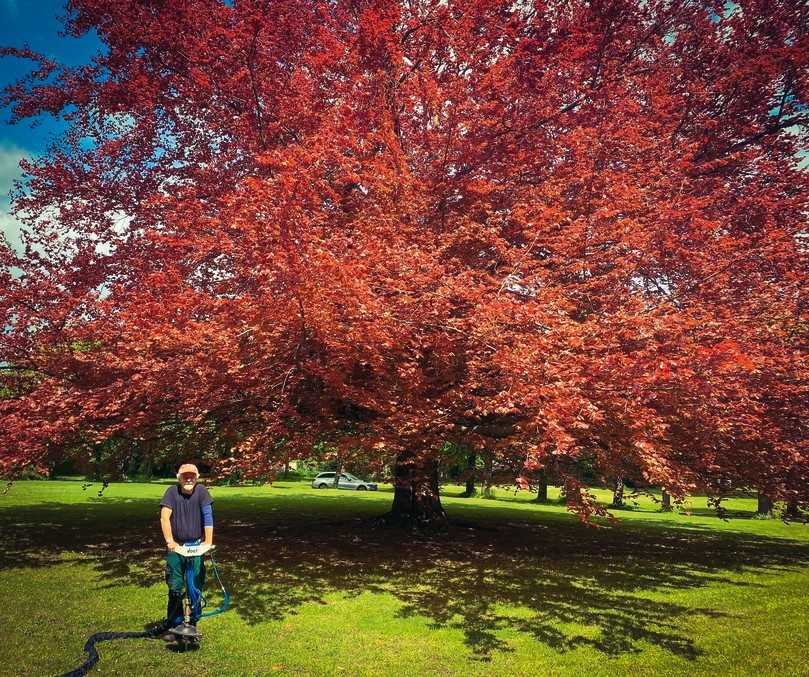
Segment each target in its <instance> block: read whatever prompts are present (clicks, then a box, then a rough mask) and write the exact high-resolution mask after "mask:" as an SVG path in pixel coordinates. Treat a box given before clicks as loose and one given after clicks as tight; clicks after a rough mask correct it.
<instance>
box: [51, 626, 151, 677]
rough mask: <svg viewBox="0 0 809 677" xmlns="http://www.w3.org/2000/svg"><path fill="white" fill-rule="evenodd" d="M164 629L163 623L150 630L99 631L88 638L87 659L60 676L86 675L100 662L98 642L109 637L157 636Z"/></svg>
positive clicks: (79, 676) (138, 637)
mask: <svg viewBox="0 0 809 677" xmlns="http://www.w3.org/2000/svg"><path fill="white" fill-rule="evenodd" d="M164 630H165V628H164V627H163V625H157V626H156V627H154V628H152V629H150V630H144V631H142V632H97V633H96V634H94V635H91V636H90V639H88V640H87V643H86V644H85V645H84V650H85V651H86V652H87V654H88V658H87V660H86V661H84V663H82V664H81V665H80V666H79V667H77V668H76V669H74V670H71V671H70V672H65V673H64V674H62V675H60V677H84V675H86V674H87V673H88V672H90V670H92V669H93V666H94V665H95V664H96V663H97V662H98V651H96V647H95V644H96V642H105V641H107V640H109V639H143V638H144V637H156V636H157V635H159V634H160V633H161V632H163V631H164Z"/></svg>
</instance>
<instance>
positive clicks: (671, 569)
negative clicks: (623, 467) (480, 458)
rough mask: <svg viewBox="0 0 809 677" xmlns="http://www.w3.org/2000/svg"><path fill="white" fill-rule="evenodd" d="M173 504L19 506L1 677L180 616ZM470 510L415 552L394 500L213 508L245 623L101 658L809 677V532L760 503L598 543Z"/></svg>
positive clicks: (122, 670) (174, 664)
mask: <svg viewBox="0 0 809 677" xmlns="http://www.w3.org/2000/svg"><path fill="white" fill-rule="evenodd" d="M165 486H166V485H165V484H162V485H161V484H157V483H155V484H130V483H127V484H113V485H111V486H110V487H109V488H108V489H107V490H106V491H105V492H104V494H103V496H102V497H100V498H99V497H98V496H97V495H96V492H97V489H98V487H99V485H97V484H96V485H94V486H92V487H90V488H88V489H87V490H84V491H83V490H82V483H81V482H71V481H46V482H17V483H15V484H14V485H13V487H12V488H11V491H10V492H9V493H8V494H6V495H4V496H0V627H2V629H3V632H2V639H3V641H2V642H0V674H3V675H48V674H58V673H61V672H63V671H65V670H68V669H70V668H73V667H75V666H77V665H78V664H79V663H81V662H82V661H83V660H84V659H85V658H86V655H85V654H84V653H83V651H82V648H83V646H84V642H85V641H86V639H87V637H88V636H89V635H90V634H92V633H94V632H97V631H101V630H138V629H142V628H143V627H144V625H145V624H147V623H148V622H151V621H155V620H158V619H159V618H161V617H162V614H163V613H164V612H165V584H164V582H163V573H162V550H161V546H162V537H161V534H160V530H159V527H158V522H157V512H158V507H157V505H158V501H159V499H160V496H161V495H162V493H163V491H164V490H165ZM460 491H461V489H460V487H446V490H445V492H444V498H443V500H444V504H445V507H446V508H447V510H448V512H449V514H450V516H451V517H452V518H453V519H454V520H456V524H455V525H454V526H453V527H452V528H451V529H450V530H449V531H448V532H446V533H441V534H435V535H408V534H403V533H401V532H398V531H395V530H393V531H388V530H384V529H379V528H373V527H372V526H371V524H372V521H371V520H370V519H369V518H371V517H373V516H375V515H379V514H382V513H383V512H385V511H386V510H387V509H388V507H389V504H390V501H391V496H392V495H391V492H390V490H389V489H388V490H384V487H383V490H382V491H379V492H347V491H335V490H325V491H323V490H320V491H319V490H314V489H310V488H308V486H307V485H306V484H304V483H298V482H277V483H275V484H274V485H273V486H272V487H253V488H226V487H214V488H213V489H212V494H213V496H214V499H215V511H216V523H217V538H216V540H217V544H218V559H219V560H220V564H221V569H222V574H223V577H224V578H225V581H226V584H227V585H228V588H229V590H230V592H231V595H232V597H233V603H232V608H231V610H229V611H228V612H226V613H225V614H222V615H220V616H216V617H214V618H210V619H206V620H203V621H202V623H201V624H200V629H201V631H202V632H203V634H204V639H203V645H202V648H201V649H200V650H198V651H193V652H187V653H184V654H183V653H177V652H174V651H172V650H170V648H169V647H167V646H165V645H164V644H163V643H162V642H160V641H158V640H120V641H115V642H104V643H101V644H99V645H98V649H99V653H100V654H101V660H100V662H99V664H98V666H97V667H96V668H95V670H94V672H93V673H91V674H99V675H104V674H121V675H136V674H150V675H172V676H176V675H195V676H196V675H269V674H290V675H292V674H295V675H323V674H344V675H447V674H450V675H474V674H480V675H529V674H530V675H622V674H627V675H629V674H632V675H654V676H655V677H663V676H668V675H680V674H689V675H692V674H699V675H702V674H721V675H725V674H733V675H746V674H750V675H761V674H766V675H809V649H807V642H806V639H807V630H809V610H807V590H809V527H806V526H805V525H785V524H783V523H781V522H780V521H778V520H758V519H752V515H753V510H754V508H755V506H754V501H753V500H749V499H737V500H733V501H730V502H729V504H728V508H729V509H730V511H731V512H730V514H731V516H732V519H731V520H730V521H723V520H720V519H718V518H717V517H715V516H714V515H713V514H712V513H711V512H710V511H709V510H708V509H707V508H706V503H705V500H704V499H694V500H693V504H692V505H691V506H689V511H690V514H680V513H668V514H663V513H659V512H657V506H656V504H654V503H653V502H652V501H651V500H648V499H644V500H640V501H639V502H638V505H637V507H636V508H635V509H634V510H631V511H622V512H620V513H618V514H619V516H620V518H621V521H620V523H619V524H617V525H613V526H610V525H607V526H604V527H602V528H590V527H586V526H584V525H582V524H580V523H579V522H578V520H577V519H576V518H575V517H573V516H571V515H569V514H567V513H566V512H565V510H564V507H563V506H560V505H557V504H552V505H545V506H538V505H536V504H533V503H531V502H530V499H531V498H532V496H530V495H528V494H526V493H524V492H521V493H520V494H518V495H516V496H515V495H514V494H513V493H512V492H508V491H503V490H500V491H499V492H497V496H498V498H497V499H496V500H486V499H478V498H476V499H465V498H462V497H460ZM551 495H552V497H553V496H554V492H553V490H552V491H551ZM604 498H605V500H606V498H607V494H606V492H605V493H604ZM209 589H211V586H209ZM212 598H213V599H212V600H211V601H212V603H214V604H217V603H218V598H217V597H216V595H212Z"/></svg>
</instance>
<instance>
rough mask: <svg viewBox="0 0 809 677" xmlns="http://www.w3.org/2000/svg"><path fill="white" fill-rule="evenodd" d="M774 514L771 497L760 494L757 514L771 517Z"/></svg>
mask: <svg viewBox="0 0 809 677" xmlns="http://www.w3.org/2000/svg"><path fill="white" fill-rule="evenodd" d="M771 513H772V501H771V500H770V497H769V496H767V495H766V494H762V493H761V492H759V493H758V507H757V508H756V514H758V515H769V514H771Z"/></svg>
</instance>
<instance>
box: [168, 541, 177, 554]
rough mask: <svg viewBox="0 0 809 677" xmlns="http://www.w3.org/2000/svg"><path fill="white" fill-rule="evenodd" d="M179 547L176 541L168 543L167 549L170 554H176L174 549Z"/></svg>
mask: <svg viewBox="0 0 809 677" xmlns="http://www.w3.org/2000/svg"><path fill="white" fill-rule="evenodd" d="M176 547H177V544H176V543H175V542H174V541H166V548H167V549H168V551H169V552H174V549H175V548H176Z"/></svg>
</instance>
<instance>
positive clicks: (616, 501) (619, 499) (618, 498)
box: [612, 475, 624, 508]
mask: <svg viewBox="0 0 809 677" xmlns="http://www.w3.org/2000/svg"><path fill="white" fill-rule="evenodd" d="M612 507H613V508H623V507H624V478H623V477H621V476H620V475H618V477H616V478H615V488H614V489H613V492H612Z"/></svg>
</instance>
